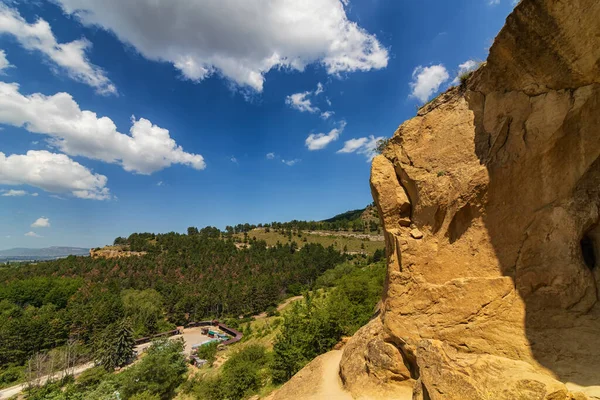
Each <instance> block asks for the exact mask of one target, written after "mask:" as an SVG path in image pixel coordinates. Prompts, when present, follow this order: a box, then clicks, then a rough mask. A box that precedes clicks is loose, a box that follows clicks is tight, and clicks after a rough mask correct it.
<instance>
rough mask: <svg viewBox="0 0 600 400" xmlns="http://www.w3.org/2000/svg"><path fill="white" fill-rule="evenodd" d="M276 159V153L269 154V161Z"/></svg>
mask: <svg viewBox="0 0 600 400" xmlns="http://www.w3.org/2000/svg"><path fill="white" fill-rule="evenodd" d="M274 158H275V153H267V159H269V160H272V159H274Z"/></svg>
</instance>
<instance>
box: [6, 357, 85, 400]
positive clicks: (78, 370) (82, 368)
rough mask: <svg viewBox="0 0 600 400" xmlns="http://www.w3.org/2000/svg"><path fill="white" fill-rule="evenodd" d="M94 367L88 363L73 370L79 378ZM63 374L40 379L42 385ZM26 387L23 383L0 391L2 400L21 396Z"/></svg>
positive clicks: (58, 373) (59, 373)
mask: <svg viewBox="0 0 600 400" xmlns="http://www.w3.org/2000/svg"><path fill="white" fill-rule="evenodd" d="M93 366H94V363H87V364H83V365H79V366H77V367H75V368H73V375H75V376H77V375H79V374H81V373H82V372H83V371H85V370H87V369H90V368H92V367H93ZM62 373H63V371H61V372H57V373H56V374H54V375H46V376H42V377H41V378H40V384H42V385H43V384H45V383H46V382H47V381H48V380H49V379H50V378H55V379H58V378H60V377H61V376H62ZM26 387H27V384H26V383H22V384H20V385H17V386H11V387H9V388H6V389H2V390H0V399H8V398H9V397H12V396H14V395H16V394H19V393H21V391H22V390H23V389H25V388H26Z"/></svg>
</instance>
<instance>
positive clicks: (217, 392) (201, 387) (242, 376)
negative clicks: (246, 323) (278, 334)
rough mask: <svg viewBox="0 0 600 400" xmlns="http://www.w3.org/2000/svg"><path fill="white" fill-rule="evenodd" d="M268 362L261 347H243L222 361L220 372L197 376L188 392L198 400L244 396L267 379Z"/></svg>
mask: <svg viewBox="0 0 600 400" xmlns="http://www.w3.org/2000/svg"><path fill="white" fill-rule="evenodd" d="M268 364H269V356H268V354H267V352H266V349H265V348H264V346H261V345H250V346H246V347H244V348H242V349H240V350H238V351H237V352H235V353H233V355H232V356H231V357H230V358H229V360H227V362H226V363H225V364H223V368H222V373H221V375H218V376H213V377H205V378H200V379H196V380H195V381H193V382H192V384H191V388H189V389H188V392H191V393H193V395H194V397H195V398H197V399H201V400H203V399H206V400H225V399H227V400H239V399H243V398H245V397H248V396H249V395H250V394H252V393H254V392H256V391H257V390H258V389H260V387H262V386H263V383H265V381H266V380H267V379H268V374H267V373H268V370H267V371H265V368H264V367H265V365H268Z"/></svg>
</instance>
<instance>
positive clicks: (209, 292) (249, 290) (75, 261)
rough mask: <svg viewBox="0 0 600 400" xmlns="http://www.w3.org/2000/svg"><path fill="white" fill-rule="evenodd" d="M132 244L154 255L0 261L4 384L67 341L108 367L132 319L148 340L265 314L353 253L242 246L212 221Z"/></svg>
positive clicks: (115, 361)
mask: <svg viewBox="0 0 600 400" xmlns="http://www.w3.org/2000/svg"><path fill="white" fill-rule="evenodd" d="M127 246H130V247H131V248H133V249H134V250H137V251H147V252H148V254H147V255H145V256H139V257H137V256H135V257H128V258H120V259H105V258H90V257H68V258H66V259H62V260H57V261H51V262H45V263H39V264H37V265H23V266H21V267H19V268H0V304H1V305H2V308H1V310H0V313H1V314H2V315H1V317H2V318H0V376H2V381H3V384H6V385H9V384H11V383H13V382H15V381H16V380H18V379H19V378H20V377H21V378H22V377H23V376H24V374H23V373H20V374H19V373H16V370H15V369H14V367H21V372H23V371H24V369H25V364H26V363H27V360H28V359H29V358H30V357H33V356H35V355H36V354H46V353H47V352H48V351H50V350H51V349H54V348H60V347H62V346H65V345H66V344H67V342H68V341H69V340H72V341H75V342H76V343H78V344H80V345H81V346H82V352H83V353H84V354H83V355H86V356H87V357H88V359H90V358H92V355H91V354H89V353H90V352H91V350H92V349H94V350H95V351H94V355H95V357H96V358H97V359H99V360H101V362H102V363H103V365H106V366H107V368H111V367H118V366H120V365H122V364H123V363H124V362H125V360H126V359H127V358H128V355H127V354H124V353H123V354H120V351H119V352H118V353H119V355H118V356H117V355H115V353H114V352H113V351H112V350H109V349H108V348H107V345H106V343H108V342H112V341H114V340H116V337H114V336H113V334H112V333H111V332H113V331H114V330H115V328H116V327H122V326H123V320H124V319H128V321H130V322H129V323H128V324H130V328H129V329H130V330H131V336H132V337H141V336H148V335H152V334H155V333H158V332H160V331H164V330H168V329H172V328H173V327H174V326H175V325H181V324H185V323H186V322H187V321H196V320H202V319H208V318H224V317H237V316H239V315H252V314H257V313H260V312H262V311H264V310H266V309H267V308H268V307H270V306H274V305H276V304H278V303H279V302H280V301H281V300H283V299H284V298H285V297H287V296H289V295H290V294H294V293H299V292H301V291H303V290H309V289H311V288H312V286H313V285H314V282H315V281H316V279H317V277H318V276H319V275H320V274H322V273H323V272H324V271H326V270H327V269H329V268H332V267H333V266H335V265H336V264H337V263H339V262H341V261H343V260H344V259H345V258H346V256H344V255H342V254H341V253H340V252H339V251H336V250H335V249H334V248H333V247H329V248H325V247H323V246H321V245H319V244H306V245H304V246H303V247H302V248H301V249H297V246H296V245H295V244H294V243H287V244H283V245H282V244H279V245H275V246H273V247H270V248H267V245H266V243H265V242H264V241H254V240H252V241H251V245H250V247H249V248H248V249H242V250H240V249H237V248H236V246H235V244H234V242H233V241H232V240H223V239H221V238H220V237H216V234H215V232H214V230H212V229H207V228H205V229H203V230H201V231H199V233H198V234H195V233H194V234H193V235H191V236H188V235H180V234H176V233H170V234H165V235H154V234H133V235H131V237H130V238H128V239H127ZM98 349H103V350H98ZM81 355H82V354H78V357H79V356H81ZM80 358H81V357H80ZM80 361H85V360H80ZM44 372H49V371H47V369H46V370H45V371H44ZM40 373H41V372H40ZM13 378H15V380H14V381H13V380H12V379H13Z"/></svg>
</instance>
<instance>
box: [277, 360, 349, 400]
mask: <svg viewBox="0 0 600 400" xmlns="http://www.w3.org/2000/svg"><path fill="white" fill-rule="evenodd" d="M341 359H342V350H332V351H330V352H328V353H325V354H322V355H320V356H319V357H317V358H315V359H314V360H313V361H311V362H310V363H309V364H308V365H307V366H306V367H304V368H303V369H302V370H300V371H299V372H298V373H297V374H296V375H294V376H293V377H292V379H290V380H289V381H288V382H287V383H286V384H285V385H283V386H282V387H281V388H280V389H279V390H278V391H277V392H275V393H273V394H272V395H271V396H269V397H267V399H273V400H323V399H327V400H352V396H351V395H350V393H348V392H347V391H345V390H344V388H343V387H342V381H341V379H340V376H339V368H340V360H341Z"/></svg>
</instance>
